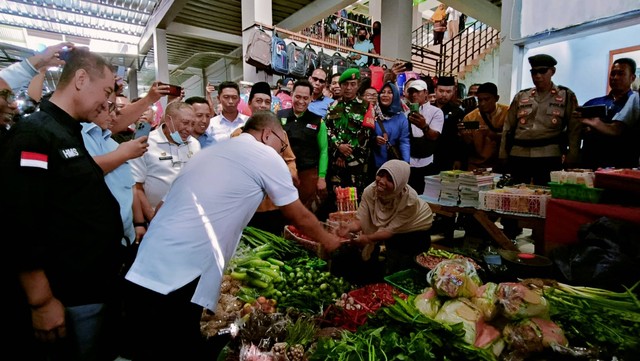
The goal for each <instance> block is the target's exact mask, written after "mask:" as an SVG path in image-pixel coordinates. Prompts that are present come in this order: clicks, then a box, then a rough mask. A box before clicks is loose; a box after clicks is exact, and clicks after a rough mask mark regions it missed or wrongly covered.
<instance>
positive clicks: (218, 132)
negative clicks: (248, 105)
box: [207, 81, 247, 144]
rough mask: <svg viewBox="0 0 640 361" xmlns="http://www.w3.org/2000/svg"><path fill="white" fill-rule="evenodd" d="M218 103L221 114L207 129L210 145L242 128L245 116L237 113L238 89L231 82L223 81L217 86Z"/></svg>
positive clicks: (245, 119)
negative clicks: (220, 107) (220, 106)
mask: <svg viewBox="0 0 640 361" xmlns="http://www.w3.org/2000/svg"><path fill="white" fill-rule="evenodd" d="M218 101H219V102H220V104H221V105H222V113H220V115H216V116H215V117H213V119H211V124H210V125H209V128H208V129H207V134H208V136H209V138H211V139H212V141H211V143H213V144H215V143H218V142H220V141H223V140H226V139H229V138H230V137H231V134H232V133H233V131H235V130H236V129H238V128H240V127H242V126H243V125H244V123H245V122H246V121H247V116H246V115H244V114H241V113H240V112H239V111H238V103H240V87H239V86H238V84H237V83H235V82H232V81H225V82H222V83H220V85H219V86H218Z"/></svg>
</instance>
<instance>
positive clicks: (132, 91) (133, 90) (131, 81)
mask: <svg viewBox="0 0 640 361" xmlns="http://www.w3.org/2000/svg"><path fill="white" fill-rule="evenodd" d="M127 86H128V87H129V99H134V98H137V97H138V70H136V69H133V68H132V69H129V76H128V77H127Z"/></svg>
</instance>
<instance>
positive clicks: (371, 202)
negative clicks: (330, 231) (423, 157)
mask: <svg viewBox="0 0 640 361" xmlns="http://www.w3.org/2000/svg"><path fill="white" fill-rule="evenodd" d="M409 173H410V166H409V164H408V163H407V162H405V161H401V160H397V159H394V160H390V161H387V162H386V163H384V164H383V165H382V167H380V169H379V170H378V172H377V173H376V180H375V181H374V182H373V183H371V184H370V185H369V186H367V188H365V190H364V192H363V194H362V200H361V202H360V205H359V207H358V212H357V218H356V220H354V221H351V222H349V223H345V224H341V225H340V227H339V228H338V230H337V233H338V235H339V236H342V237H348V236H349V235H350V234H351V235H353V234H355V233H356V232H359V233H357V235H356V236H354V237H353V238H352V242H353V243H355V244H356V245H358V246H359V247H362V248H363V250H362V254H361V255H362V259H363V260H373V261H374V262H375V260H376V259H377V258H378V254H379V252H380V245H381V244H383V243H384V246H385V250H386V254H385V263H386V265H385V267H384V269H385V273H386V274H391V273H395V272H398V271H401V270H404V269H407V268H412V267H414V266H415V265H416V263H415V257H416V256H417V255H418V254H420V253H421V252H425V251H427V250H428V249H429V247H430V246H431V232H430V231H429V229H430V228H431V224H432V222H433V213H432V212H431V208H429V204H427V202H425V201H424V200H422V199H420V198H418V194H417V193H416V191H415V190H414V189H413V188H411V186H409V185H408V184H407V182H408V181H409ZM369 262H371V261H369ZM353 269H354V267H352V270H353Z"/></svg>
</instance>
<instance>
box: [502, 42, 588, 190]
mask: <svg viewBox="0 0 640 361" xmlns="http://www.w3.org/2000/svg"><path fill="white" fill-rule="evenodd" d="M529 64H531V78H532V80H533V83H534V84H535V87H534V88H530V89H525V90H521V91H520V92H518V94H516V96H515V97H514V98H513V101H512V102H511V106H510V107H509V114H508V116H507V120H506V121H505V123H504V130H503V132H502V142H501V145H500V155H499V157H500V158H501V159H503V160H504V159H506V160H507V169H509V171H510V173H511V176H512V178H513V180H514V181H515V182H516V183H526V184H530V183H533V184H537V185H544V186H546V185H547V183H548V182H549V181H550V175H549V173H550V172H551V171H554V170H560V169H562V168H563V155H566V159H565V160H564V163H565V164H564V165H565V166H571V165H573V164H576V162H577V160H578V151H579V148H580V131H581V128H582V126H581V124H580V120H579V119H578V118H572V116H571V113H573V111H574V110H575V109H576V108H577V106H578V100H577V99H576V95H575V94H574V92H573V91H571V89H569V88H567V87H564V86H561V85H556V84H554V83H553V82H552V81H551V77H552V76H553V75H554V74H555V72H556V68H555V65H556V64H557V61H556V60H555V59H554V58H553V57H551V56H549V55H546V54H540V55H535V56H532V57H529Z"/></svg>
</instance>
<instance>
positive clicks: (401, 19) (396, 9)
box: [380, 0, 413, 61]
mask: <svg viewBox="0 0 640 361" xmlns="http://www.w3.org/2000/svg"><path fill="white" fill-rule="evenodd" d="M381 1H382V8H381V10H382V19H381V20H380V23H381V24H382V37H381V38H380V51H381V53H382V54H381V55H382V56H385V57H387V58H398V59H403V60H406V61H409V60H411V30H412V29H411V22H410V21H408V20H409V19H411V18H412V16H413V4H412V2H411V1H408V0H406V1H404V0H403V1H397V0H381Z"/></svg>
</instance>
